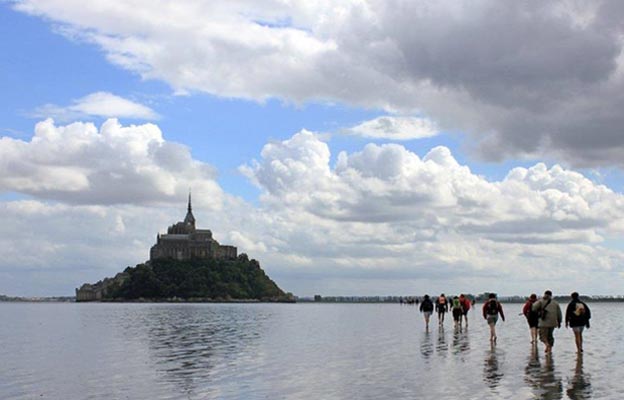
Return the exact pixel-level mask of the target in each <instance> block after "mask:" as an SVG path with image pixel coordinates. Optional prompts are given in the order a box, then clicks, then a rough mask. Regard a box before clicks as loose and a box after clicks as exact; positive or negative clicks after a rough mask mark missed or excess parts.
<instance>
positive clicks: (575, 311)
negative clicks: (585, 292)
mask: <svg viewBox="0 0 624 400" xmlns="http://www.w3.org/2000/svg"><path fill="white" fill-rule="evenodd" d="M571 297H572V301H570V304H568V308H567V309H566V314H565V326H566V328H567V327H568V326H570V327H571V328H572V330H573V331H574V340H575V341H576V351H577V352H578V353H582V352H583V329H585V328H589V319H590V318H591V311H589V307H587V304H585V303H583V302H582V301H581V299H579V294H578V293H577V292H574V293H572V295H571Z"/></svg>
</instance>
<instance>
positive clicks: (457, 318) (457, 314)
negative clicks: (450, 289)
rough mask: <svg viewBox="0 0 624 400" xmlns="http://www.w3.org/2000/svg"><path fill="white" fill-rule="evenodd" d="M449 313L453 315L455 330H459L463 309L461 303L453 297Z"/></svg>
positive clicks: (457, 298)
mask: <svg viewBox="0 0 624 400" xmlns="http://www.w3.org/2000/svg"><path fill="white" fill-rule="evenodd" d="M451 311H452V313H453V321H454V326H455V328H457V327H459V329H461V326H462V316H463V315H464V307H463V304H462V302H461V301H460V300H459V297H457V296H455V297H453V302H452V303H451Z"/></svg>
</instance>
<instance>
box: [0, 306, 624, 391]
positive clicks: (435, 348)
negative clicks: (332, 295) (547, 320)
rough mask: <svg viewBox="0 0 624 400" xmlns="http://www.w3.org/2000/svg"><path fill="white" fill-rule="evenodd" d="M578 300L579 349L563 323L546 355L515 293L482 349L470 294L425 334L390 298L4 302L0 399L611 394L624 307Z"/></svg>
mask: <svg viewBox="0 0 624 400" xmlns="http://www.w3.org/2000/svg"><path fill="white" fill-rule="evenodd" d="M588 305H589V306H590V307H591V310H592V321H591V324H592V326H591V329H589V330H586V331H585V334H584V337H585V353H584V354H583V356H581V357H579V356H578V355H577V353H576V349H575V346H574V337H573V333H572V331H571V330H570V329H565V328H563V327H562V329H559V330H556V332H555V338H556V343H555V349H554V353H553V355H552V357H545V355H544V353H543V347H542V346H541V344H540V345H539V346H538V347H537V351H536V350H535V349H534V348H533V347H532V346H531V344H530V337H529V331H528V327H527V325H526V322H525V320H524V318H523V317H522V316H519V315H518V314H519V312H520V310H521V307H522V305H521V304H504V305H503V306H504V310H505V314H506V317H507V320H506V321H505V322H501V321H499V323H498V325H497V331H498V343H497V345H496V346H491V344H490V342H489V339H488V335H489V333H488V327H487V325H486V323H485V321H484V320H483V318H482V317H481V314H480V306H479V304H477V307H476V309H473V310H471V311H470V313H469V325H468V328H467V329H466V328H463V329H461V330H459V329H454V327H453V322H452V319H451V318H449V315H447V320H446V322H445V324H444V325H443V327H439V326H438V323H437V318H436V317H435V316H433V317H432V324H431V327H430V329H429V331H426V330H425V326H424V321H423V318H422V315H421V314H420V313H419V312H418V308H417V307H416V306H409V305H399V304H316V303H298V304H106V303H82V304H77V303H62V304H54V303H42V304H32V303H0V318H1V319H0V320H1V321H2V324H0V360H2V362H0V398H2V399H33V398H38V399H63V398H65V399H141V398H145V399H147V398H149V399H408V398H409V399H413V398H418V399H590V398H591V399H619V398H621V393H622V392H624V379H622V374H621V371H622V367H623V366H624V354H623V351H622V350H621V349H622V344H623V343H624V329H623V328H624V327H623V325H624V316H622V312H623V311H624V304H619V303H588ZM561 306H562V309H564V307H565V304H561ZM564 310H565V309H564Z"/></svg>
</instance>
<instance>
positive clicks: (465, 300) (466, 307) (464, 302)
mask: <svg viewBox="0 0 624 400" xmlns="http://www.w3.org/2000/svg"><path fill="white" fill-rule="evenodd" d="M459 301H460V302H461V303H462V308H463V314H464V321H465V322H466V328H467V327H468V310H470V306H471V305H472V302H471V301H470V299H468V297H466V296H464V295H463V294H460V295H459Z"/></svg>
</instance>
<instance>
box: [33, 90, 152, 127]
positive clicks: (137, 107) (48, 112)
mask: <svg viewBox="0 0 624 400" xmlns="http://www.w3.org/2000/svg"><path fill="white" fill-rule="evenodd" d="M32 114H33V116H34V117H37V118H54V119H57V120H59V121H70V120H77V119H81V118H85V117H89V116H97V117H105V118H134V119H145V120H155V119H158V118H159V116H158V114H156V112H154V110H152V109H151V108H149V107H147V106H144V105H143V104H139V103H136V102H134V101H131V100H128V99H125V98H123V97H119V96H116V95H114V94H112V93H108V92H95V93H91V94H89V95H87V96H85V97H82V98H80V99H77V100H74V101H73V102H72V104H71V105H69V106H65V107H62V106H58V105H55V104H46V105H44V106H41V107H39V108H37V109H36V110H35V111H34V112H33V113H32Z"/></svg>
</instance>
